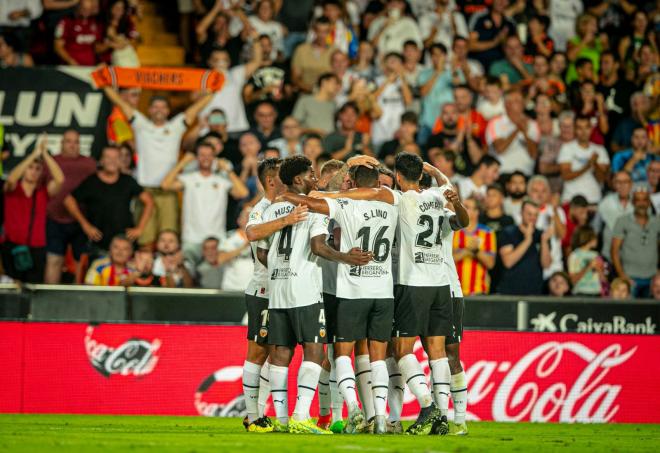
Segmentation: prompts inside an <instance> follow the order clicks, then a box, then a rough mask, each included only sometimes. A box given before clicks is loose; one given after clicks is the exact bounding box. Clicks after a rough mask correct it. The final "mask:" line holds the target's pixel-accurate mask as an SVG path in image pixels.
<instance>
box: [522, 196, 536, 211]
mask: <svg viewBox="0 0 660 453" xmlns="http://www.w3.org/2000/svg"><path fill="white" fill-rule="evenodd" d="M527 205H530V206H534V207H535V208H538V207H539V204H538V203H537V202H536V201H534V200H532V199H531V198H529V197H525V198H523V201H522V205H520V211H521V212H522V210H523V209H525V206H527Z"/></svg>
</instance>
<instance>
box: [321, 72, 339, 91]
mask: <svg viewBox="0 0 660 453" xmlns="http://www.w3.org/2000/svg"><path fill="white" fill-rule="evenodd" d="M330 79H335V80H339V79H338V78H337V75H336V74H335V73H334V72H324V73H323V74H321V75H320V76H319V78H318V79H317V80H316V86H318V87H319V88H320V87H321V85H323V82H325V81H327V80H330Z"/></svg>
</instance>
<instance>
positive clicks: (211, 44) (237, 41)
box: [195, 0, 251, 67]
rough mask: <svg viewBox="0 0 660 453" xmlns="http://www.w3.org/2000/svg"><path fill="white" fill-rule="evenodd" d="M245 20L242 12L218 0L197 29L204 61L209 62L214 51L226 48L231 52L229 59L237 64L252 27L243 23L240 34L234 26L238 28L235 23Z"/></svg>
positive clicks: (196, 32) (225, 49) (196, 33)
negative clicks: (227, 7)
mask: <svg viewBox="0 0 660 453" xmlns="http://www.w3.org/2000/svg"><path fill="white" fill-rule="evenodd" d="M244 20H245V17H244V14H243V13H242V12H241V13H240V14H237V12H236V11H235V10H231V9H225V5H224V2H223V1H222V0H217V1H216V2H215V4H214V5H213V7H212V8H211V9H209V11H208V13H207V14H206V15H205V16H204V17H202V19H201V20H200V21H199V23H198V24H197V28H196V29H195V35H196V37H197V42H198V43H199V45H200V46H199V47H200V49H199V50H200V54H201V57H202V62H204V63H208V61H209V59H210V57H211V54H212V53H213V51H215V50H224V51H226V52H227V53H228V54H229V60H230V61H231V62H234V64H237V62H239V61H240V57H241V52H242V51H243V45H244V43H245V39H247V37H248V33H249V32H250V30H251V27H245V24H243V27H242V30H241V32H240V34H239V33H236V30H232V28H236V27H233V23H238V24H239V25H240V23H241V22H242V21H244ZM227 67H229V66H227Z"/></svg>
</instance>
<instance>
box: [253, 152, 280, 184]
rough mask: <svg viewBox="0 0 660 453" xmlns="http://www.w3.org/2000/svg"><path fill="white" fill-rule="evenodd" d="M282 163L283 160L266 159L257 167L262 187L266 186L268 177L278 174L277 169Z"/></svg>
mask: <svg viewBox="0 0 660 453" xmlns="http://www.w3.org/2000/svg"><path fill="white" fill-rule="evenodd" d="M281 163H282V159H264V160H262V161H261V162H259V165H258V166H257V177H258V178H259V182H260V183H261V185H262V186H264V187H265V186H266V176H272V174H273V173H274V174H277V167H279V166H280V164H281Z"/></svg>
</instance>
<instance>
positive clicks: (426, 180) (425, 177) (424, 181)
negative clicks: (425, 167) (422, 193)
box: [419, 173, 433, 189]
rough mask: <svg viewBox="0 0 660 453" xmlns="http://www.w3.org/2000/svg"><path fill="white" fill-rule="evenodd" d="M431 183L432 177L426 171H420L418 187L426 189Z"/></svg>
mask: <svg viewBox="0 0 660 453" xmlns="http://www.w3.org/2000/svg"><path fill="white" fill-rule="evenodd" d="M432 185H433V179H432V178H431V175H429V174H428V173H422V178H421V179H420V180H419V188H420V189H428V188H430V187H431V186H432Z"/></svg>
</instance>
